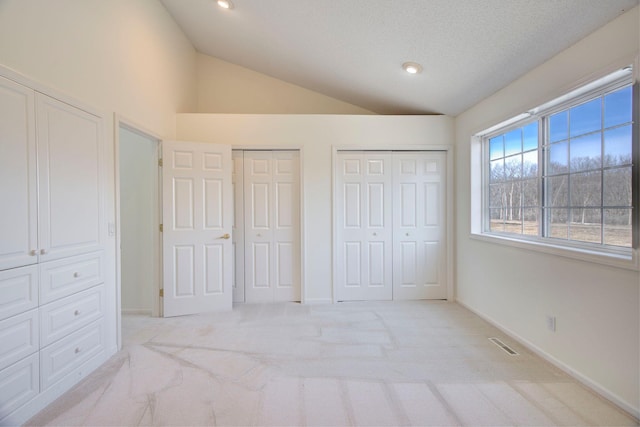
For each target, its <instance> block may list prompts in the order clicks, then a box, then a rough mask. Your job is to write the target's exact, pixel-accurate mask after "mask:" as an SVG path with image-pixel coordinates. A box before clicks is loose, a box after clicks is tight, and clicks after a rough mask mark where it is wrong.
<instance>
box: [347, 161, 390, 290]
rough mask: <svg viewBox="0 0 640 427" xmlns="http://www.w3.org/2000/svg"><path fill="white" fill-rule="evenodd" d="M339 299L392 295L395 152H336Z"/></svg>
mask: <svg viewBox="0 0 640 427" xmlns="http://www.w3.org/2000/svg"><path fill="white" fill-rule="evenodd" d="M337 160H338V164H337V166H336V198H335V202H336V210H337V242H336V251H337V266H336V281H337V286H336V297H337V300H338V301H350V300H390V299H392V237H393V236H392V232H393V227H392V225H391V221H392V211H391V200H392V199H391V179H392V174H391V153H390V152H349V151H342V152H339V153H338V158H337Z"/></svg>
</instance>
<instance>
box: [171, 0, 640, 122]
mask: <svg viewBox="0 0 640 427" xmlns="http://www.w3.org/2000/svg"><path fill="white" fill-rule="evenodd" d="M638 2H639V0H233V3H234V5H235V8H234V9H232V10H223V9H221V8H219V7H217V6H216V2H215V1H214V0H162V3H163V4H164V5H165V7H166V8H167V10H168V11H169V13H170V14H171V15H172V16H173V17H174V19H175V20H176V22H177V23H178V24H179V25H180V27H181V28H182V29H183V31H184V32H185V34H186V35H187V37H189V39H190V40H191V41H192V42H193V44H194V46H195V47H196V49H197V50H198V51H199V52H202V53H204V54H207V55H211V56H215V57H217V58H220V59H222V60H225V61H228V62H231V63H234V64H237V65H241V66H243V67H246V68H249V69H252V70H255V71H258V72H260V73H263V74H267V75H269V76H272V77H275V78H278V79H281V80H284V81H287V82H289V83H293V84H296V85H299V86H302V87H304V88H307V89H310V90H314V91H317V92H320V93H322V94H325V95H328V96H331V97H333V98H337V99H340V100H343V101H346V102H349V103H352V104H355V105H358V106H360V107H363V108H366V109H369V110H371V111H374V112H377V113H381V114H430V113H440V114H448V115H452V116H456V115H458V114H460V113H461V112H463V111H465V110H466V109H467V108H469V107H471V106H473V105H474V104H476V103H477V102H478V101H480V100H482V99H484V98H485V97H487V96H489V95H491V94H492V93H494V92H496V91H497V90H499V89H501V88H503V87H504V86H506V85H507V84H509V83H510V82H512V81H514V80H515V79H517V78H518V77H519V76H521V75H523V74H524V73H526V72H527V71H529V70H530V69H532V68H534V67H536V66H537V65H539V64H541V63H543V62H545V61H546V60H548V59H549V58H551V57H552V56H554V55H555V54H557V53H559V52H560V51H562V50H564V49H566V48H567V47H569V46H571V45H572V44H574V43H575V42H577V41H578V40H580V39H581V38H583V37H584V36H586V35H588V34H589V33H591V32H593V31H594V30H596V29H597V28H599V27H601V26H602V25H604V24H606V23H607V22H609V21H611V20H612V19H614V18H615V17H617V16H618V15H620V14H622V13H624V12H625V11H627V10H629V9H631V8H632V7H634V6H636V5H638ZM594 54H597V52H594ZM406 61H415V62H418V63H420V64H422V66H423V67H424V71H423V72H422V74H419V75H413V76H412V75H409V74H407V73H405V72H404V71H403V70H402V68H401V65H402V63H404V62H406Z"/></svg>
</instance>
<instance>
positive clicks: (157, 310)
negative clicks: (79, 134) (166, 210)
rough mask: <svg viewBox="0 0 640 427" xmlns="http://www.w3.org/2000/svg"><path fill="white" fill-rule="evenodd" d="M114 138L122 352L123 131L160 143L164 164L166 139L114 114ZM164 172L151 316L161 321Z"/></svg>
mask: <svg viewBox="0 0 640 427" xmlns="http://www.w3.org/2000/svg"><path fill="white" fill-rule="evenodd" d="M113 126H114V128H113V135H114V141H115V150H114V157H115V158H114V161H115V163H114V174H115V221H116V223H115V224H116V225H115V228H116V229H115V236H116V317H117V331H118V333H117V335H118V348H122V250H121V248H120V245H121V244H122V237H121V235H120V229H121V225H122V223H121V218H120V208H121V203H120V129H121V128H125V129H127V130H128V131H130V132H133V133H136V134H138V135H140V136H141V137H143V138H147V139H149V140H154V141H156V142H157V150H158V152H157V153H156V158H157V159H158V160H160V159H161V158H162V157H161V156H162V138H161V137H160V136H159V135H158V134H156V133H154V132H152V131H150V130H148V129H146V128H145V127H144V126H140V125H139V124H137V123H135V122H134V121H132V120H129V119H127V118H125V117H123V116H121V115H119V114H117V113H115V114H114V120H113ZM160 174H161V170H160V167H158V170H157V173H156V174H155V181H156V188H157V190H158V191H157V193H156V194H155V197H156V203H155V205H156V209H155V211H156V214H155V215H154V216H153V218H152V219H151V220H152V221H153V224H152V225H153V227H154V228H155V229H156V230H158V233H155V234H154V241H153V246H154V260H155V268H154V271H155V273H154V275H155V277H154V283H157V284H158V286H157V288H154V289H152V292H151V294H152V297H151V298H152V300H151V316H153V317H159V316H161V315H162V308H161V304H160V302H161V301H160V289H161V288H162V274H161V273H162V271H161V270H162V258H161V257H162V239H161V236H160V232H159V227H160V224H161V223H162V180H161V179H160Z"/></svg>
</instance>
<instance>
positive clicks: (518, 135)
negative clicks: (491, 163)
mask: <svg viewBox="0 0 640 427" xmlns="http://www.w3.org/2000/svg"><path fill="white" fill-rule="evenodd" d="M521 152H522V129H520V128H518V129H514V130H512V131H511V132H507V133H505V134H504V155H505V156H510V155H512V154H516V153H521Z"/></svg>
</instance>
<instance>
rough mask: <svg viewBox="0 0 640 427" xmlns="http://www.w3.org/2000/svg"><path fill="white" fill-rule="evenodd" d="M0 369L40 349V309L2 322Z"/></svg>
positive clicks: (0, 329) (0, 332)
mask: <svg viewBox="0 0 640 427" xmlns="http://www.w3.org/2000/svg"><path fill="white" fill-rule="evenodd" d="M0 343H2V344H1V345H0V369H4V368H6V367H7V366H9V365H11V364H12V363H15V362H17V361H18V360H20V359H22V358H23V357H25V356H28V355H30V354H33V353H35V352H37V351H38V310H37V309H33V310H31V311H27V312H26V313H21V314H18V315H16V316H13V317H10V318H8V319H5V320H3V321H1V322H0Z"/></svg>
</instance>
